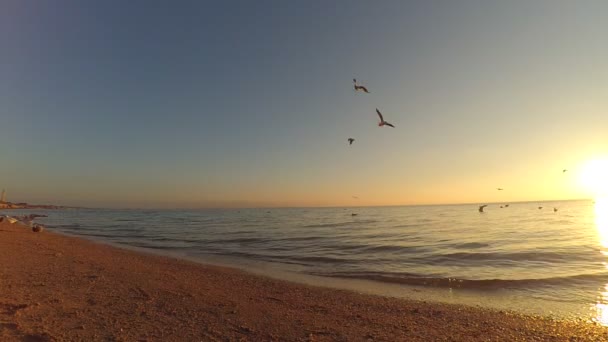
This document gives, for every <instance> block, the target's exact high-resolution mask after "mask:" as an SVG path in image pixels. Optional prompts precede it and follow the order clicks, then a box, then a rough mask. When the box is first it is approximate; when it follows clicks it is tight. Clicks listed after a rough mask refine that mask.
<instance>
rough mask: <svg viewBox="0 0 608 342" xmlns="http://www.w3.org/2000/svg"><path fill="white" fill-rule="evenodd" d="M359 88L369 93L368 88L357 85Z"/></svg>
mask: <svg viewBox="0 0 608 342" xmlns="http://www.w3.org/2000/svg"><path fill="white" fill-rule="evenodd" d="M359 88H360V89H361V90H363V91H364V92H366V93H368V94H369V90H367V88H365V87H364V86H359Z"/></svg>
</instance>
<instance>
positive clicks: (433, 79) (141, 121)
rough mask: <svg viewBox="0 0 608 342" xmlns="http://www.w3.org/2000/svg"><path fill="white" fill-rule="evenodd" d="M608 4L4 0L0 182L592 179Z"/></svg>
mask: <svg viewBox="0 0 608 342" xmlns="http://www.w3.org/2000/svg"><path fill="white" fill-rule="evenodd" d="M607 13H608V2H606V1H599V0H598V1H591V0H587V1H576V2H575V1H562V0H545V1H520V0H514V1H321V0H320V1H298V2H296V1H221V2H220V1H141V0H134V1H63V0H58V1H17V0H8V1H3V2H2V3H1V4H0V47H1V49H2V53H1V54H0V75H1V77H0V104H1V107H0V188H6V189H7V199H8V200H11V201H14V202H18V201H27V202H30V203H54V204H62V205H74V206H91V207H134V208H144V207H146V208H147V207H150V208H200V207H265V206H361V205H407V204H438V203H468V202H475V203H477V202H501V201H505V202H508V201H518V200H521V201H525V200H540V199H546V200H552V199H572V198H585V197H588V196H589V195H590V193H589V189H588V188H584V187H581V186H580V182H579V181H578V180H577V174H579V173H580V168H581V167H582V165H584V164H585V162H587V161H589V160H592V159H597V158H604V157H605V156H608V40H606V37H607V36H608V16H607ZM353 78H357V79H358V80H360V81H361V83H362V84H364V85H365V86H367V87H368V88H369V90H370V91H371V93H370V94H363V93H355V92H354V90H353V87H352V79H353ZM376 108H378V109H379V110H380V111H381V112H382V113H383V114H384V116H385V119H386V120H387V121H389V122H391V123H393V124H394V125H395V126H396V127H395V128H394V129H393V128H390V127H378V126H377V117H376V114H375V109H376ZM349 137H353V138H355V139H356V140H355V142H354V144H353V145H352V146H349V145H348V143H347V138H349ZM564 168H566V169H568V170H569V171H568V172H566V173H563V172H562V169H564ZM498 187H500V188H504V190H503V191H498V190H496V188H498ZM355 197H356V198H355Z"/></svg>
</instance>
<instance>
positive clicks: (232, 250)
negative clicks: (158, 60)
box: [0, 200, 608, 325]
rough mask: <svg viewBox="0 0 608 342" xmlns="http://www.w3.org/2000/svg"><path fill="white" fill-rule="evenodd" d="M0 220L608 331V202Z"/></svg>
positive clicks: (79, 213)
mask: <svg viewBox="0 0 608 342" xmlns="http://www.w3.org/2000/svg"><path fill="white" fill-rule="evenodd" d="M539 206H543V209H538V207H539ZM554 207H555V208H557V209H558V211H556V212H555V211H554V210H553V208H554ZM0 213H3V214H15V215H18V214H20V215H23V214H28V213H44V214H48V215H49V217H48V218H43V219H39V220H38V221H39V222H41V223H44V224H47V225H48V226H49V227H51V229H54V230H57V231H60V232H63V233H68V234H72V235H78V236H82V237H85V238H90V239H95V240H100V241H104V242H109V243H113V244H118V245H121V246H128V247H134V248H145V249H148V250H154V251H156V252H162V253H166V254H169V255H173V256H178V257H184V258H188V259H194V260H199V261H201V262H212V263H222V264H229V265H234V266H237V267H239V266H240V267H243V268H246V269H248V270H250V271H251V270H253V271H256V270H258V271H260V272H262V273H268V272H270V273H273V274H274V275H275V276H279V277H287V278H291V279H292V280H296V281H302V280H303V281H304V282H311V283H316V284H320V285H328V286H335V287H343V288H350V289H355V290H360V291H362V292H371V293H375V294H380V295H388V296H403V297H409V298H415V299H424V300H439V301H446V302H455V303H465V304H473V305H482V306H489V307H496V308H501V309H512V310H517V311H522V312H526V313H534V314H545V315H555V316H559V317H579V318H583V319H593V320H596V321H598V322H600V323H602V324H606V325H608V270H607V261H608V201H605V200H604V201H601V200H598V201H590V200H585V201H561V202H528V203H511V204H510V206H509V207H505V208H500V205H499V204H491V205H489V206H488V207H487V208H486V209H485V212H484V213H480V212H478V210H477V205H471V204H469V205H442V206H404V207H359V208H281V209H204V210H97V209H96V210H92V209H78V210H55V211H44V210H31V211H23V210H20V211H7V210H5V211H1V212H0ZM353 214H356V215H353Z"/></svg>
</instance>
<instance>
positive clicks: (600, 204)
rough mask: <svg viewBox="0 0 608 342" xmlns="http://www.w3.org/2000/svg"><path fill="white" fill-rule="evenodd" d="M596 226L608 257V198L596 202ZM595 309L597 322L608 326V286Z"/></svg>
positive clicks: (605, 287) (603, 249)
mask: <svg viewBox="0 0 608 342" xmlns="http://www.w3.org/2000/svg"><path fill="white" fill-rule="evenodd" d="M595 225H596V227H597V232H598V236H599V240H600V245H601V247H602V251H601V252H602V254H603V255H608V197H603V198H598V199H596V201H595ZM604 265H606V268H608V264H607V263H604ZM595 308H596V316H595V320H596V321H597V322H598V323H600V324H602V325H604V326H608V284H606V285H605V286H604V288H603V289H602V291H600V295H599V298H598V301H597V303H596V304H595Z"/></svg>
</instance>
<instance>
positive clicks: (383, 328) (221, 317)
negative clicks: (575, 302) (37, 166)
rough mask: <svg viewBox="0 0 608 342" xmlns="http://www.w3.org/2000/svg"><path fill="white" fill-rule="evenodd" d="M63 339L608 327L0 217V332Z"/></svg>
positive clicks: (569, 337)
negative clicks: (358, 286) (396, 293)
mask: <svg viewBox="0 0 608 342" xmlns="http://www.w3.org/2000/svg"><path fill="white" fill-rule="evenodd" d="M51 230H52V229H51ZM71 340H77V341H608V328H604V327H601V326H598V325H596V324H592V323H584V322H571V321H554V320H550V319H547V318H542V317H531V316H524V315H519V314H515V313H509V312H501V311H495V310H489V309H481V308H474V307H467V306H459V305H448V304H437V303H428V302H419V301H410V300H405V299H396V298H385V297H379V296H372V295H363V294H358V293H355V292H350V291H345V290H335V289H327V288H321V287H314V286H307V285H301V284H296V283H290V282H286V281H281V280H275V279H270V278H266V277H262V276H258V275H253V274H249V273H245V272H242V271H239V270H235V269H230V268H225V267H218V266H210V265H201V264H197V263H194V262H190V261H185V260H178V259H173V258H168V257H163V256H157V255H153V254H145V253H138V252H134V251H130V250H124V249H120V248H115V247H112V246H107V245H103V244H98V243H94V242H91V241H87V240H84V239H79V238H74V237H68V236H63V235H60V234H55V233H52V232H49V230H45V231H44V232H42V233H33V232H32V231H31V229H28V228H25V227H23V226H19V225H17V224H15V225H9V224H8V223H6V222H4V223H0V341H71Z"/></svg>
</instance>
